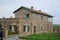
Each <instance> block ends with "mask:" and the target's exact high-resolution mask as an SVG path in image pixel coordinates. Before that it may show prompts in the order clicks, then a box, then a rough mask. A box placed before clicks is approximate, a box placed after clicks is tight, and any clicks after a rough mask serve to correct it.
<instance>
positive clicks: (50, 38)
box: [19, 33, 60, 40]
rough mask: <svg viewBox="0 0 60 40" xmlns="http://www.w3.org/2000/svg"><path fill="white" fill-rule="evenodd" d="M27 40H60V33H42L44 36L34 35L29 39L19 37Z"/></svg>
mask: <svg viewBox="0 0 60 40" xmlns="http://www.w3.org/2000/svg"><path fill="white" fill-rule="evenodd" d="M19 38H21V39H26V40H60V33H42V34H32V35H29V36H28V37H26V36H25V37H24V36H22V37H19Z"/></svg>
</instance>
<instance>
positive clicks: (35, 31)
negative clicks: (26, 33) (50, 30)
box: [34, 26, 36, 34]
mask: <svg viewBox="0 0 60 40" xmlns="http://www.w3.org/2000/svg"><path fill="white" fill-rule="evenodd" d="M35 33H36V26H34V34H35Z"/></svg>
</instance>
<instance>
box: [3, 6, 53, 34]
mask: <svg viewBox="0 0 60 40" xmlns="http://www.w3.org/2000/svg"><path fill="white" fill-rule="evenodd" d="M13 13H14V14H15V18H12V17H11V18H5V17H3V18H2V28H4V29H6V31H7V33H6V35H9V34H19V35H29V34H35V33H36V34H40V33H49V32H53V16H51V15H49V14H46V13H44V12H42V11H41V10H39V11H38V10H34V9H33V7H31V8H27V7H23V6H21V7H20V8H18V9H17V10H15V11H14V12H13Z"/></svg>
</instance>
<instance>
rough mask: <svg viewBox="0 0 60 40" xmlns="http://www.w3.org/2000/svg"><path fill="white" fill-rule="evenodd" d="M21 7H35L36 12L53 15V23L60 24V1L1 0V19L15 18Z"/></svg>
mask: <svg viewBox="0 0 60 40" xmlns="http://www.w3.org/2000/svg"><path fill="white" fill-rule="evenodd" d="M21 6H25V7H28V8H30V7H31V6H33V7H34V9H36V10H42V11H44V12H46V13H48V14H50V15H53V16H54V18H53V23H54V24H60V0H0V18H2V17H6V18H8V17H10V16H13V17H14V14H13V11H15V10H16V9H17V8H19V7H21Z"/></svg>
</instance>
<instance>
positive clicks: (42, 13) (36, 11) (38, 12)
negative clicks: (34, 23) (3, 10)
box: [13, 6, 53, 17]
mask: <svg viewBox="0 0 60 40" xmlns="http://www.w3.org/2000/svg"><path fill="white" fill-rule="evenodd" d="M21 8H24V9H26V10H29V11H31V12H34V13H37V14H41V15H45V16H48V17H53V16H51V15H49V14H47V13H45V12H40V11H38V10H34V9H33V10H32V9H31V8H27V7H23V6H21V7H20V8H18V9H17V10H15V11H14V12H13V13H15V12H17V11H19V10H20V9H21Z"/></svg>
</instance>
